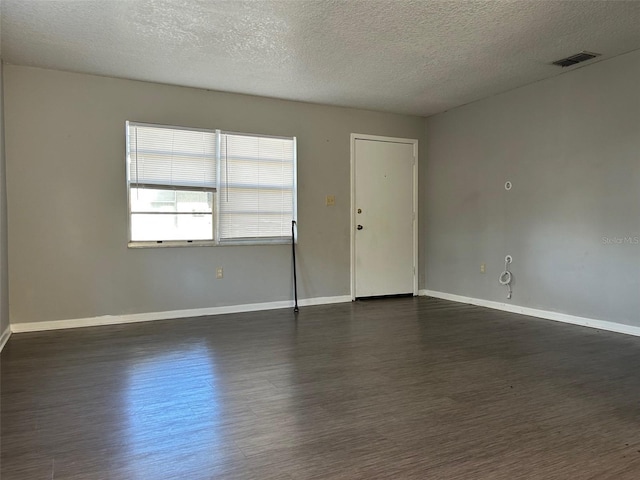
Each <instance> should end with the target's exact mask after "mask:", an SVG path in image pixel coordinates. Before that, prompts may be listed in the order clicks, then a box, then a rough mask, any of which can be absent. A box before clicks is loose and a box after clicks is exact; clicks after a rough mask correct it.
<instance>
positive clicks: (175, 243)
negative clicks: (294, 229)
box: [127, 238, 298, 249]
mask: <svg viewBox="0 0 640 480" xmlns="http://www.w3.org/2000/svg"><path fill="white" fill-rule="evenodd" d="M297 243H298V241H297V239H296V244H297ZM241 245H251V246H264V245H291V239H289V238H284V239H269V240H256V239H251V240H225V241H224V242H220V243H216V242H215V241H214V240H193V241H187V240H166V241H162V242H153V241H149V242H148V241H135V242H129V243H128V244H127V248H134V249H137V248H176V247H178V248H179V247H237V246H241Z"/></svg>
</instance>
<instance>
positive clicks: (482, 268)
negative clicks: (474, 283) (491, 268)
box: [480, 263, 487, 273]
mask: <svg viewBox="0 0 640 480" xmlns="http://www.w3.org/2000/svg"><path fill="white" fill-rule="evenodd" d="M486 271H487V266H486V265H485V264H484V263H481V264H480V273H486Z"/></svg>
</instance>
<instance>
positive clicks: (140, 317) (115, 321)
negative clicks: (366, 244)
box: [3, 295, 351, 337]
mask: <svg viewBox="0 0 640 480" xmlns="http://www.w3.org/2000/svg"><path fill="white" fill-rule="evenodd" d="M350 301H351V296H350V295H341V296H336V297H315V298H304V299H301V300H299V301H298V305H299V306H300V307H307V306H311V305H326V304H330V303H343V302H350ZM292 307H293V300H283V301H279V302H266V303H249V304H245V305H229V306H225V307H208V308H193V309H188V310H171V311H167V312H151V313H134V314H128V315H104V316H101V317H89V318H73V319H70V320H50V321H44V322H28V323H13V324H12V325H11V332H13V333H23V332H40V331H44V330H59V329H63V328H79V327H97V326H100V325H119V324H123V323H135V322H150V321H154V320H169V319H173V318H191V317H202V316H205V315H224V314H227V313H242V312H255V311H260V310H275V309H278V308H292ZM3 337H4V334H3Z"/></svg>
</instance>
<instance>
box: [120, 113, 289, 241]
mask: <svg viewBox="0 0 640 480" xmlns="http://www.w3.org/2000/svg"><path fill="white" fill-rule="evenodd" d="M138 126H140V127H151V128H164V129H167V130H188V131H194V132H206V133H213V134H214V135H215V136H216V148H215V150H216V153H215V157H214V161H215V170H216V186H215V188H210V187H202V188H198V187H194V188H193V189H190V188H187V187H185V188H174V190H182V191H190V192H197V191H199V192H202V191H206V192H211V193H212V195H213V199H212V208H211V216H212V222H211V223H212V230H213V235H212V237H213V238H212V239H211V240H208V239H206V240H132V238H131V235H132V216H133V214H134V213H143V212H132V210H131V189H132V188H136V187H132V186H131V185H132V182H131V180H130V178H131V177H130V173H131V158H130V152H131V145H130V134H129V128H130V127H138ZM225 134H228V135H242V136H246V137H263V138H273V139H282V140H291V141H292V142H293V181H292V185H291V188H292V190H293V205H292V220H294V221H295V222H297V217H298V148H297V147H298V145H297V138H296V137H295V136H294V137H288V136H282V135H266V134H254V133H246V132H235V131H224V130H219V129H207V128H195V127H182V126H178V125H166V124H157V123H148V122H136V121H130V120H127V121H126V122H125V142H126V144H125V164H126V172H125V175H126V182H127V239H128V242H127V248H174V247H222V246H240V245H283V244H291V236H283V237H265V238H263V239H261V238H259V237H252V238H246V239H243V238H234V239H224V240H221V239H220V182H221V179H220V163H221V159H222V157H221V151H220V149H221V144H222V142H221V137H222V135H225ZM139 185H141V184H139ZM149 187H151V185H149ZM142 188H145V187H142ZM157 189H158V190H165V189H163V188H162V186H161V185H158V186H157ZM173 213H174V212H171V213H169V212H167V214H173ZM207 214H208V212H207ZM297 237H298V236H297V235H296V236H295V239H294V241H295V243H298V238H297Z"/></svg>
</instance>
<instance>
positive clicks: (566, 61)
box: [553, 52, 600, 67]
mask: <svg viewBox="0 0 640 480" xmlns="http://www.w3.org/2000/svg"><path fill="white" fill-rule="evenodd" d="M599 56H600V54H599V53H593V52H580V53H576V54H575V55H571V56H570V57H567V58H562V59H560V60H556V61H555V62H553V65H558V66H559V67H570V66H572V65H575V64H577V63H582V62H586V61H587V60H591V59H592V58H596V57H599Z"/></svg>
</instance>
